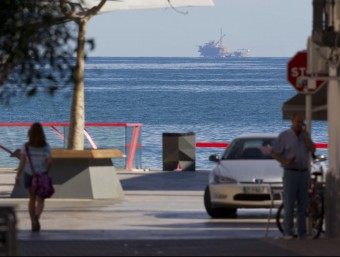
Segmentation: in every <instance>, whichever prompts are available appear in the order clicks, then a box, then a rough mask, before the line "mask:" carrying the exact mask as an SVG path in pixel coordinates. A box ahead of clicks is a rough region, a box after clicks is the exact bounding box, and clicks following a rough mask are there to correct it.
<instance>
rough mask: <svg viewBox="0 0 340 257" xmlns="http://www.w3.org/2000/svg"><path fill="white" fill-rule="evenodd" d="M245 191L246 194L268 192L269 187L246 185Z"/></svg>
mask: <svg viewBox="0 0 340 257" xmlns="http://www.w3.org/2000/svg"><path fill="white" fill-rule="evenodd" d="M243 193H245V194H268V193H269V189H268V188H267V187H244V188H243Z"/></svg>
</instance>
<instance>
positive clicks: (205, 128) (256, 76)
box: [0, 57, 328, 170]
mask: <svg viewBox="0 0 340 257" xmlns="http://www.w3.org/2000/svg"><path fill="white" fill-rule="evenodd" d="M288 61H289V59H288V58H255V57H248V58H225V59H209V58H164V57H163V58H157V57H153V58H130V57H129V58H123V57H119V58H118V57H113V58H111V57H100V58H99V57H98V58H94V57H93V58H88V59H87V61H86V66H85V113H86V122H105V123H116V122H118V123H142V124H143V127H142V133H141V138H140V143H141V145H142V147H141V149H140V151H139V152H138V158H139V159H140V163H139V164H138V166H139V167H138V168H142V169H159V170H161V169H162V165H163V160H162V147H163V146H162V137H163V134H164V133H187V132H194V133H195V136H196V141H197V142H230V141H231V140H233V139H234V138H235V137H237V136H239V135H241V134H247V133H279V132H281V131H282V130H284V129H287V128H289V126H290V122H289V121H284V120H283V119H282V112H281V106H282V104H283V103H284V102H285V101H287V100H288V99H290V98H291V97H293V96H294V95H295V94H296V91H295V90H294V89H293V88H292V86H291V85H290V84H289V83H288V82H287V79H286V68H287V62H288ZM71 96H72V90H71V87H68V88H65V89H62V90H59V91H58V92H57V93H56V94H55V95H54V96H49V95H48V94H47V93H45V92H44V91H42V92H39V93H38V94H37V95H36V96H34V97H30V98H27V97H26V96H23V95H20V94H19V95H17V96H16V97H13V98H12V99H11V101H10V103H9V104H6V103H0V106H1V112H0V122H1V123H3V122H36V121H38V122H68V121H69V117H70V106H71ZM327 131H328V128H327V123H326V122H322V121H317V122H313V132H312V136H313V139H314V141H315V142H318V143H327V142H328V132H327ZM10 133H11V129H8V128H7V129H3V128H2V129H0V144H4V142H5V143H6V146H7V147H9V148H10V149H11V150H14V148H15V147H17V146H18V145H20V143H21V141H22V139H21V138H20V139H18V138H13V136H11V135H10ZM22 133H23V134H25V133H26V131H25V132H22ZM25 135H26V134H25ZM9 137H11V140H10V142H8V138H9ZM107 137H109V134H108V136H107ZM93 139H94V141H96V142H97V143H98V144H99V145H101V144H102V145H105V143H107V142H108V141H107V139H106V138H105V136H103V135H101V137H98V139H96V137H95V136H94V137H93ZM105 147H111V146H108V145H105ZM223 151H224V149H221V148H198V149H197V151H196V167H197V169H211V168H212V167H213V166H214V164H213V163H210V162H209V160H208V159H209V156H210V155H212V154H222V153H223ZM319 151H321V153H323V154H327V152H325V150H319ZM0 152H1V151H0ZM5 154H7V153H4V152H3V151H2V152H1V153H0V161H1V162H2V164H3V165H4V164H6V165H7V163H6V161H5V160H4V159H6V160H7V159H8V155H6V156H5ZM3 165H1V164H0V166H3Z"/></svg>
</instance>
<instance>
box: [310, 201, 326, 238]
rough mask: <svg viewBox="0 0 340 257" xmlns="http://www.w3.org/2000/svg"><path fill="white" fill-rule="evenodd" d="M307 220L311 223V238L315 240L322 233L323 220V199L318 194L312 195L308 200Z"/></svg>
mask: <svg viewBox="0 0 340 257" xmlns="http://www.w3.org/2000/svg"><path fill="white" fill-rule="evenodd" d="M308 219H309V221H310V222H311V224H309V227H310V229H311V233H312V237H313V238H314V239H317V238H318V237H319V236H320V234H321V232H322V228H323V219H324V201H323V197H322V196H321V195H319V194H316V195H314V196H313V198H312V199H311V200H310V205H309V209H308Z"/></svg>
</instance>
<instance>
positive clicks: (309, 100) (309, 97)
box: [306, 94, 313, 134]
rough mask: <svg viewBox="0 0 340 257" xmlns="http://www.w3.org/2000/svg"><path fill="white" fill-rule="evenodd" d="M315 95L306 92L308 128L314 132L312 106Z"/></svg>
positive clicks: (310, 131) (308, 130) (309, 131)
mask: <svg viewBox="0 0 340 257" xmlns="http://www.w3.org/2000/svg"><path fill="white" fill-rule="evenodd" d="M312 106H313V96H312V94H306V129H307V132H308V133H310V134H311V133H312V108H313V107H312Z"/></svg>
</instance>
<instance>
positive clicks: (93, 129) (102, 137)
mask: <svg viewBox="0 0 340 257" xmlns="http://www.w3.org/2000/svg"><path fill="white" fill-rule="evenodd" d="M41 124H42V126H43V127H45V128H49V129H45V133H46V137H47V139H48V142H49V144H50V145H51V147H52V148H66V147H67V143H68V142H67V141H68V128H69V123H56V122H43V123H41ZM31 125H32V123H28V122H20V123H18V122H17V123H8V122H7V123H0V150H3V152H4V153H7V154H10V156H11V157H14V156H15V150H17V149H20V148H21V147H22V144H23V143H24V142H26V141H27V130H28V128H29V127H30V126H31ZM142 126H143V125H142V124H140V123H86V124H85V130H84V136H85V138H86V139H87V141H85V148H86V149H98V148H102V149H109V148H117V149H120V150H121V151H122V152H123V153H124V154H125V155H126V156H127V158H126V160H121V161H117V160H116V161H115V166H116V163H117V162H118V166H119V168H125V169H126V170H132V169H133V168H141V155H142V144H141V136H140V133H141V129H142ZM4 158H7V159H9V158H8V156H6V157H2V158H1V155H0V159H1V162H2V165H4V164H6V163H11V162H10V161H7V160H2V159H4ZM12 162H13V161H12ZM123 163H124V164H123Z"/></svg>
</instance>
